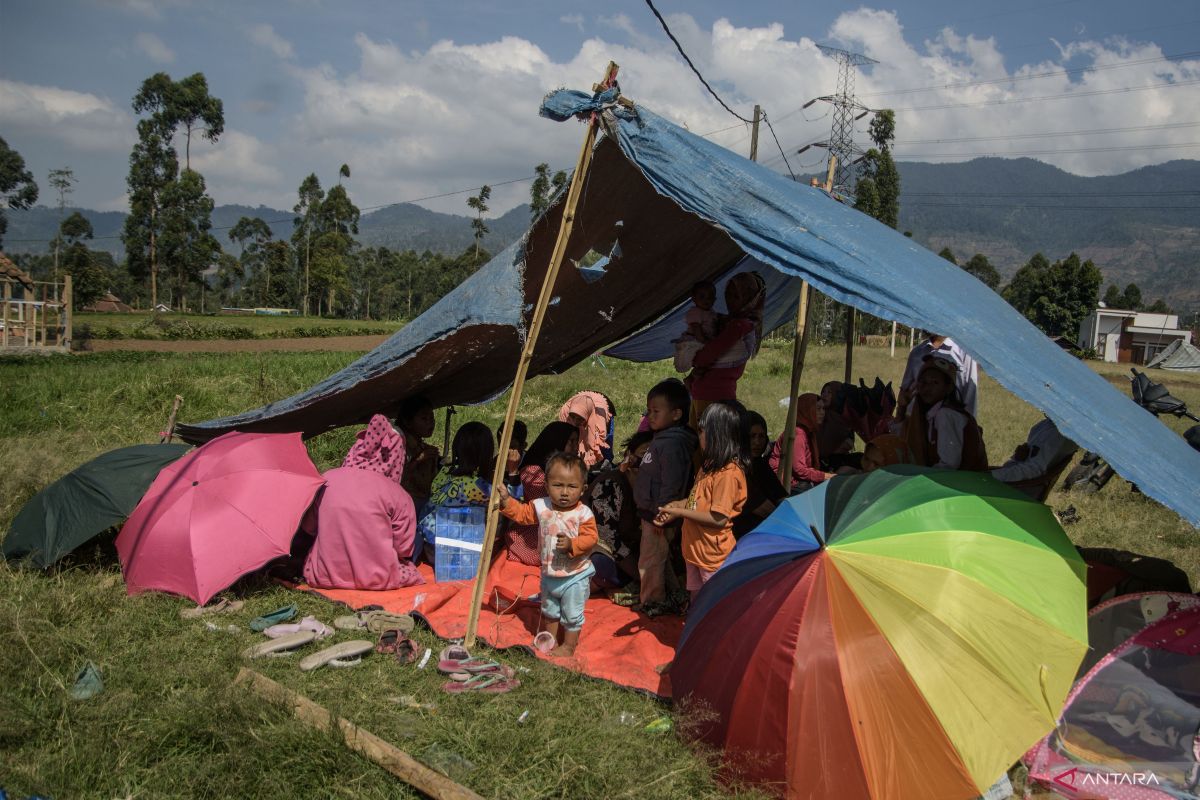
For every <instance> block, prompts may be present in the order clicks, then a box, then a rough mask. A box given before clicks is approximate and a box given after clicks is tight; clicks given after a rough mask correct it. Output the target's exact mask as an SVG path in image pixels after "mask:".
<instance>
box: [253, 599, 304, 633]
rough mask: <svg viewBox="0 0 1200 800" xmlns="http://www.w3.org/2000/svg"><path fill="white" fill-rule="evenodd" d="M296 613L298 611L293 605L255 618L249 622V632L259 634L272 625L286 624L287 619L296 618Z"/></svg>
mask: <svg viewBox="0 0 1200 800" xmlns="http://www.w3.org/2000/svg"><path fill="white" fill-rule="evenodd" d="M298 611H299V609H298V608H296V606H294V605H290V606H284V607H283V608H277V609H275V610H274V611H272V612H271V613H270V614H263V615H262V616H261V617H256V618H254V619H252V620H250V630H252V631H258V632H259V633H261V632H263V631H265V630H266V629H267V628H269V627H271V626H272V625H278V624H279V623H280V622H287V621H288V620H289V619H291V618H292V617H294V616H296V612H298Z"/></svg>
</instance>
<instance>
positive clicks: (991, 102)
mask: <svg viewBox="0 0 1200 800" xmlns="http://www.w3.org/2000/svg"><path fill="white" fill-rule="evenodd" d="M1197 83H1200V78H1193V79H1191V80H1186V81H1175V82H1174V83H1170V82H1168V83H1151V84H1148V85H1146V86H1124V87H1120V88H1115V89H1095V90H1092V91H1088V92H1068V93H1066V94H1050V95H1043V96H1041V97H1013V98H1009V99H1006V100H981V101H978V102H974V103H942V104H940V105H932V106H907V107H903V108H893V109H892V110H893V111H937V110H940V109H946V108H976V107H981V106H1003V105H1010V104H1013V103H1033V102H1041V101H1044V100H1069V99H1073V98H1076V97H1094V96H1097V95H1104V94H1123V93H1127V92H1144V91H1146V90H1147V89H1174V88H1177V87H1179V86H1192V85H1194V84H1197Z"/></svg>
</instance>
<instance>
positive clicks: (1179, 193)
mask: <svg viewBox="0 0 1200 800" xmlns="http://www.w3.org/2000/svg"><path fill="white" fill-rule="evenodd" d="M1193 195H1196V196H1200V189H1178V190H1175V189H1166V190H1163V191H1161V192H905V193H904V196H905V197H971V198H978V197H1070V198H1079V197H1103V198H1108V197H1191V196H1193Z"/></svg>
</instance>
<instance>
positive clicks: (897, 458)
mask: <svg viewBox="0 0 1200 800" xmlns="http://www.w3.org/2000/svg"><path fill="white" fill-rule="evenodd" d="M911 463H913V458H912V452H911V451H910V450H909V449H908V443H907V442H905V441H904V440H903V439H901V438H900V437H899V436H897V435H895V434H894V433H885V434H883V435H882V436H876V437H875V438H874V439H872V440H871V441H870V442H868V443H867V446H866V449H864V450H863V454H862V471H863V472H874V471H875V470H877V469H879V468H880V467H890V466H894V465H896V464H911Z"/></svg>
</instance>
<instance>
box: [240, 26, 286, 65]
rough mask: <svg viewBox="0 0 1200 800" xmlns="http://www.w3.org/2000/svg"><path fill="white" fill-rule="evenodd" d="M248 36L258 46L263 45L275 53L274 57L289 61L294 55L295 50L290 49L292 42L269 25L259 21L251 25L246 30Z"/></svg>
mask: <svg viewBox="0 0 1200 800" xmlns="http://www.w3.org/2000/svg"><path fill="white" fill-rule="evenodd" d="M247 33H248V35H249V36H250V41H252V42H254V43H255V44H256V45H259V46H260V47H265V48H267V49H268V50H270V51H271V52H272V53H274V54H275V57H276V58H280V59H283V60H285V61H290V60H292V59H294V58H295V57H296V51H295V50H293V49H292V43H291V42H289V41H288V40H287V39H284V38H283V37H282V36H280V35H279V34H278V33H276V32H275V29H274V28H272V27H271V26H270V25H268V24H266V23H265V22H264V23H260V24H258V25H254V26H251V28H250V30H249V31H247Z"/></svg>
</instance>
